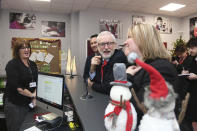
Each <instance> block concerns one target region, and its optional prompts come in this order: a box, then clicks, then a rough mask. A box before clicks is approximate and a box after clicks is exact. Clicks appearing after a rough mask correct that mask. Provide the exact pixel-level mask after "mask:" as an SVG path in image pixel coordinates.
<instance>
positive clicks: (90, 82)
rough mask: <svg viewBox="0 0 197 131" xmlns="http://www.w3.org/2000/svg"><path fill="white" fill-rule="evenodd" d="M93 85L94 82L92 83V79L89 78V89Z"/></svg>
mask: <svg viewBox="0 0 197 131" xmlns="http://www.w3.org/2000/svg"><path fill="white" fill-rule="evenodd" d="M93 84H94V82H92V81H90V79H89V78H88V87H92V85H93Z"/></svg>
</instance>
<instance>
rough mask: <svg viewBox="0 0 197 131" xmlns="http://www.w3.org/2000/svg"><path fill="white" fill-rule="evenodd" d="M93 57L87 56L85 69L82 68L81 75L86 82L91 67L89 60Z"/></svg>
mask: <svg viewBox="0 0 197 131" xmlns="http://www.w3.org/2000/svg"><path fill="white" fill-rule="evenodd" d="M94 56H95V55H91V56H88V57H87V58H86V63H85V67H84V73H83V79H84V81H85V82H86V81H87V79H88V78H89V72H90V67H91V59H92V57H94Z"/></svg>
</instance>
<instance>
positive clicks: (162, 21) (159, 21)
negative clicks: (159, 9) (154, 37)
mask: <svg viewBox="0 0 197 131" xmlns="http://www.w3.org/2000/svg"><path fill="white" fill-rule="evenodd" d="M155 27H156V29H157V30H158V31H159V32H160V33H161V34H172V23H171V21H170V19H169V18H167V17H161V16H157V17H155Z"/></svg>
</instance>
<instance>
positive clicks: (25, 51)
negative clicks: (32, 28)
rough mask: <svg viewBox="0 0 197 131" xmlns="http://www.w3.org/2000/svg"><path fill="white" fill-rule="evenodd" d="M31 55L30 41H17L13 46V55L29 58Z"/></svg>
mask: <svg viewBox="0 0 197 131" xmlns="http://www.w3.org/2000/svg"><path fill="white" fill-rule="evenodd" d="M30 55H31V48H30V44H29V42H28V41H21V42H16V43H15V44H14V47H13V57H14V58H19V59H28V58H29V57H30Z"/></svg>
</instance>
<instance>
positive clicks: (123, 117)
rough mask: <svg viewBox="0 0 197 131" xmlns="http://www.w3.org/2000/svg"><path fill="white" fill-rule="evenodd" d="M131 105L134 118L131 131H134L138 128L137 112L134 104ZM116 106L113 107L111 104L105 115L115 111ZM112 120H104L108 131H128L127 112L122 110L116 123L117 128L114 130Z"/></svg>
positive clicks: (107, 118) (108, 118)
mask: <svg viewBox="0 0 197 131" xmlns="http://www.w3.org/2000/svg"><path fill="white" fill-rule="evenodd" d="M130 105H131V110H132V117H133V124H132V128H131V131H134V130H135V128H136V124H137V113H136V111H135V108H134V106H133V104H132V103H130ZM114 108H115V106H114V105H112V104H111V103H109V104H108V106H107V108H106V110H105V115H106V114H108V113H109V112H112V111H114ZM112 120H113V118H112V119H111V118H110V117H106V118H105V119H104V122H105V127H106V129H107V130H108V131H126V123H127V112H126V110H124V109H122V110H121V112H120V114H119V115H118V116H117V121H116V126H115V128H113V126H112Z"/></svg>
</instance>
